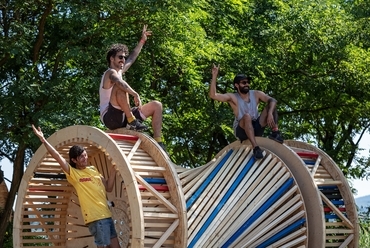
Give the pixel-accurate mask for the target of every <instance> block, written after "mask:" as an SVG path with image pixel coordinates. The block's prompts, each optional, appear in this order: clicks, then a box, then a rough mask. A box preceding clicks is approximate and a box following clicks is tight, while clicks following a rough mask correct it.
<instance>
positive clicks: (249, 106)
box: [233, 90, 258, 130]
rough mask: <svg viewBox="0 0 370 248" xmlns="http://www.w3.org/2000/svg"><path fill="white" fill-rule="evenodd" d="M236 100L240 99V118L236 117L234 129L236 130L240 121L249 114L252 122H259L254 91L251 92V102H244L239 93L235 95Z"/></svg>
mask: <svg viewBox="0 0 370 248" xmlns="http://www.w3.org/2000/svg"><path fill="white" fill-rule="evenodd" d="M234 94H235V96H236V99H238V116H237V117H235V120H234V125H233V128H234V130H235V129H236V127H237V126H238V124H239V121H240V119H241V118H242V117H243V115H245V114H249V115H250V116H251V117H252V120H257V118H258V104H257V101H256V97H255V96H254V90H250V91H249V102H246V101H244V100H243V99H242V98H241V97H240V95H239V93H234Z"/></svg>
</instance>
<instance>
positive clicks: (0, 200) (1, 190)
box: [0, 181, 9, 212]
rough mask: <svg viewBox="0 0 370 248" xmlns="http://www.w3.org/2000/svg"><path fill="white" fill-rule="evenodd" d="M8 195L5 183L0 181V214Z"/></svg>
mask: <svg viewBox="0 0 370 248" xmlns="http://www.w3.org/2000/svg"><path fill="white" fill-rule="evenodd" d="M8 193H9V191H8V187H6V183H5V181H2V182H1V183H0V212H2V210H3V209H4V207H5V203H6V199H7V198H8Z"/></svg>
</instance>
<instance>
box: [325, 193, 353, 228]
mask: <svg viewBox="0 0 370 248" xmlns="http://www.w3.org/2000/svg"><path fill="white" fill-rule="evenodd" d="M320 195H321V199H322V200H323V201H324V202H325V203H326V205H328V207H330V208H331V209H332V210H333V211H334V213H335V214H336V215H337V216H338V217H339V218H340V219H341V220H342V221H343V223H344V224H345V225H346V226H347V227H348V228H351V229H353V228H354V227H353V224H352V223H351V221H350V220H349V219H347V217H346V216H344V214H343V213H342V212H340V211H339V210H338V209H337V207H336V206H335V205H334V204H333V203H331V201H330V200H329V199H328V198H327V197H326V196H325V195H324V194H323V193H322V192H320Z"/></svg>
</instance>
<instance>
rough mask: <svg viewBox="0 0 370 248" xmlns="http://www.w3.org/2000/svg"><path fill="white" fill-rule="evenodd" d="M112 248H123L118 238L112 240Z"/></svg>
mask: <svg viewBox="0 0 370 248" xmlns="http://www.w3.org/2000/svg"><path fill="white" fill-rule="evenodd" d="M110 248H121V246H120V245H119V242H118V238H117V237H115V238H112V239H110Z"/></svg>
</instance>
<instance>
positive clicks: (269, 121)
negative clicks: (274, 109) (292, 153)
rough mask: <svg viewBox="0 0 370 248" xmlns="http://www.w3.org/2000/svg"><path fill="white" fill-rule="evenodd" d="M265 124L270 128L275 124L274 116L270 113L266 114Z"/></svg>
mask: <svg viewBox="0 0 370 248" xmlns="http://www.w3.org/2000/svg"><path fill="white" fill-rule="evenodd" d="M266 121H267V125H268V126H269V127H270V128H274V127H275V126H276V125H275V121H274V116H273V115H272V114H270V113H268V114H267V120H266Z"/></svg>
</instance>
